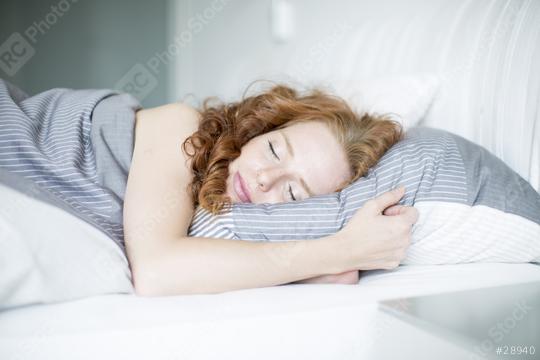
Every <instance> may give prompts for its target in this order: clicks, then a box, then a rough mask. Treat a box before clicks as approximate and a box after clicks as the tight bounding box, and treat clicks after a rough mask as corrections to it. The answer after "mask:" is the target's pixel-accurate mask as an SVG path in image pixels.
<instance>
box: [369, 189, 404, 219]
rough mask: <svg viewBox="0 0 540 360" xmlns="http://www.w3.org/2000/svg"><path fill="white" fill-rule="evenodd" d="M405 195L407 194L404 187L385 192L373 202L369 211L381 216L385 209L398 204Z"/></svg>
mask: <svg viewBox="0 0 540 360" xmlns="http://www.w3.org/2000/svg"><path fill="white" fill-rule="evenodd" d="M403 194H405V187H404V186H400V187H398V188H396V189H394V190H392V191H388V192H385V193H383V194H381V195H379V196H377V197H376V198H374V199H372V200H371V203H372V205H371V206H370V208H371V209H368V211H370V212H371V213H372V214H381V213H382V212H383V210H384V209H386V208H387V207H389V206H390V205H394V204H395V203H397V202H398V201H399V199H401V198H402V197H403Z"/></svg>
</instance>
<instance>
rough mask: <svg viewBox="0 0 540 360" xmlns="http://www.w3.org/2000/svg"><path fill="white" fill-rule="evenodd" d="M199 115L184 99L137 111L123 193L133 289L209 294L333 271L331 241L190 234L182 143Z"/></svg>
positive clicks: (188, 172)
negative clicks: (278, 240) (255, 239)
mask: <svg viewBox="0 0 540 360" xmlns="http://www.w3.org/2000/svg"><path fill="white" fill-rule="evenodd" d="M198 121H199V119H198V114H197V112H196V111H195V110H194V109H192V108H190V107H189V106H187V105H182V104H169V105H165V106H160V107H157V108H152V109H147V110H141V111H139V112H138V113H137V118H136V123H135V146H134V150H133V158H132V163H131V166H130V172H129V176H128V183H127V188H126V194H125V199H124V240H125V243H126V251H127V255H128V259H129V262H130V267H131V271H132V274H133V282H134V286H135V291H136V292H137V293H138V294H141V295H152V296H157V295H174V294H191V293H212V292H222V291H227V290H235V289H242V288H254V287H264V286H272V285H278V284H284V283H288V282H292V281H295V280H299V279H303V278H307V277H312V276H317V275H321V274H324V273H329V272H333V271H335V269H334V268H333V266H334V264H333V260H332V256H329V254H330V253H331V252H330V250H329V245H330V244H329V241H328V239H327V240H324V239H318V240H317V241H313V240H310V241H307V240H305V241H288V242H281V243H276V242H273V243H260V242H248V241H240V240H227V239H218V238H202V237H188V236H187V229H188V227H189V224H190V222H191V219H192V217H193V215H194V209H193V205H192V201H191V198H190V195H189V193H188V191H187V185H188V184H189V182H190V181H191V179H192V173H191V169H190V163H189V160H190V159H188V158H187V157H186V156H185V154H184V153H183V151H182V150H181V144H182V143H183V142H184V140H185V139H186V138H187V137H188V136H190V135H191V134H193V132H195V131H196V130H197V128H198ZM332 245H333V244H332ZM324 259H327V260H324Z"/></svg>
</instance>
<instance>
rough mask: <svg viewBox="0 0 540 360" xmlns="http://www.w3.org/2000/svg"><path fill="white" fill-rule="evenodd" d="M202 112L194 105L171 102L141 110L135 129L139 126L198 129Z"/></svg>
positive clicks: (138, 113)
mask: <svg viewBox="0 0 540 360" xmlns="http://www.w3.org/2000/svg"><path fill="white" fill-rule="evenodd" d="M200 116H201V114H200V113H199V112H198V111H197V110H196V109H195V108H194V107H192V106H190V105H188V104H183V103H171V104H166V105H162V106H158V107H153V108H149V109H142V110H139V111H138V112H137V114H136V116H135V118H136V119H135V131H137V130H138V128H139V127H144V128H147V127H154V128H156V127H158V128H160V129H161V130H165V129H167V130H180V131H182V130H188V131H189V130H191V132H194V131H196V130H197V128H198V125H199V122H200Z"/></svg>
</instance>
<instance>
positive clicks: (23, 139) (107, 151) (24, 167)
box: [0, 79, 139, 250]
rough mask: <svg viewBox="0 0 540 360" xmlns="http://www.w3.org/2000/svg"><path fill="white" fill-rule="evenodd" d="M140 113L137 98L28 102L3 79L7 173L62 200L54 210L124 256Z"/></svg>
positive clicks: (45, 97)
mask: <svg viewBox="0 0 540 360" xmlns="http://www.w3.org/2000/svg"><path fill="white" fill-rule="evenodd" d="M138 108H139V104H138V102H137V101H136V100H135V99H134V98H133V97H131V96H129V95H125V94H117V93H116V92H114V91H112V90H71V89H51V90H48V91H45V92H42V93H39V94H37V95H35V96H28V95H26V94H25V93H24V92H23V91H21V90H20V89H18V88H16V87H15V86H13V85H11V84H9V83H7V82H5V81H3V80H1V79H0V168H1V169H2V170H3V171H8V172H10V173H14V174H17V175H18V176H24V178H25V179H28V180H30V181H31V182H32V184H33V185H35V186H37V187H39V189H40V190H41V191H46V192H47V193H48V194H49V195H51V197H52V198H53V199H55V201H54V203H53V201H49V202H50V203H52V204H53V205H55V206H59V205H58V204H59V203H60V204H62V206H61V207H62V208H63V209H64V210H66V211H69V212H70V213H72V214H73V215H75V216H77V217H79V218H81V219H83V220H85V221H87V222H89V223H90V224H92V225H94V226H96V227H97V228H98V229H100V230H102V231H103V232H105V233H106V234H107V235H109V236H110V237H111V238H112V239H113V240H114V241H115V242H116V243H117V244H118V245H119V246H120V247H121V248H122V250H124V246H123V245H124V244H123V223H122V206H123V196H124V192H125V186H126V183H127V175H128V171H129V164H130V161H131V154H132V146H133V126H134V112H135V111H136V109H138ZM35 193H38V191H35ZM51 197H50V198H51ZM29 221H31V219H29Z"/></svg>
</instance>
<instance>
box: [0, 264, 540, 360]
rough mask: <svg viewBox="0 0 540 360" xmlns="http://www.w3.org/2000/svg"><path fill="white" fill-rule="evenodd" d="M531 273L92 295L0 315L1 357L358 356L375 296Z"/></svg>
mask: <svg viewBox="0 0 540 360" xmlns="http://www.w3.org/2000/svg"><path fill="white" fill-rule="evenodd" d="M538 280H540V266H539V265H536V264H532V263H529V264H507V263H472V264H458V265H425V266H424V265H423V266H420V265H415V266H400V267H399V268H398V269H395V270H391V271H387V270H374V271H369V272H365V273H364V274H363V276H362V278H361V280H360V282H359V284H358V285H334V284H321V285H315V284H295V285H283V286H275V287H267V288H259V289H247V290H239V291H231V292H226V293H221V294H213V295H187V296H173V297H161V298H142V297H137V296H134V295H107V296H96V297H92V298H86V299H81V300H77V301H69V302H64V303H58V304H51V305H39V306H30V307H25V308H19V309H16V310H11V311H7V312H3V313H0V359H3V360H8V359H40V360H45V359H55V360H60V359H70V360H71V359H115V360H118V359H131V360H135V359H150V358H151V359H183V360H184V359H304V358H306V359H360V356H362V354H365V353H366V352H367V351H368V350H369V348H370V346H371V345H372V344H373V342H372V341H371V340H372V336H373V334H372V332H373V331H372V330H373V328H374V319H375V314H376V312H377V301H378V300H383V299H390V298H396V297H402V296H413V295H423V294H435V293H444V292H451V291H458V290H465V289H476V288H481V287H490V286H496V285H507V284H513V283H522V282H530V281H538ZM364 358H365V357H364Z"/></svg>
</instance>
